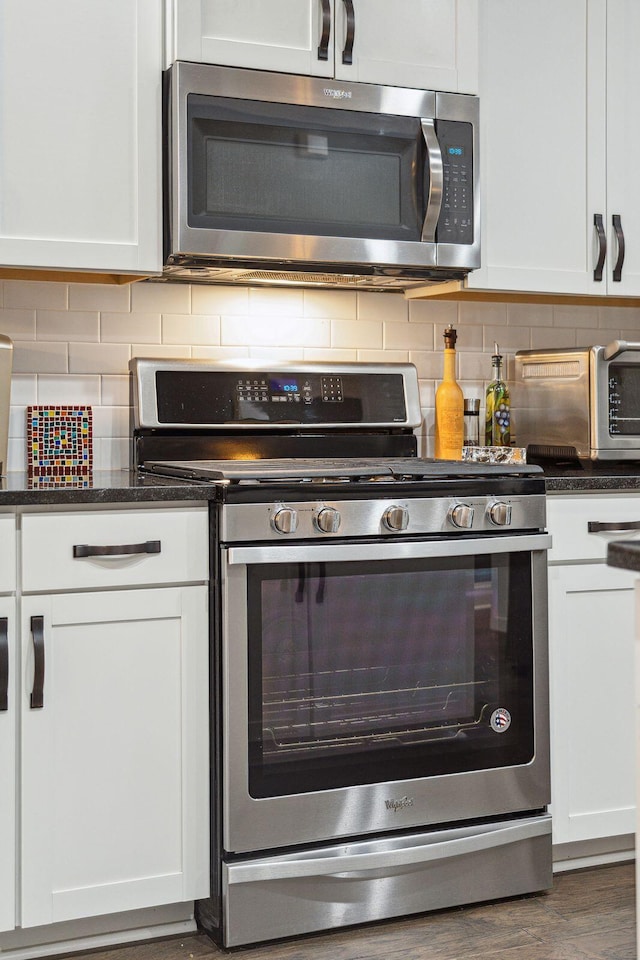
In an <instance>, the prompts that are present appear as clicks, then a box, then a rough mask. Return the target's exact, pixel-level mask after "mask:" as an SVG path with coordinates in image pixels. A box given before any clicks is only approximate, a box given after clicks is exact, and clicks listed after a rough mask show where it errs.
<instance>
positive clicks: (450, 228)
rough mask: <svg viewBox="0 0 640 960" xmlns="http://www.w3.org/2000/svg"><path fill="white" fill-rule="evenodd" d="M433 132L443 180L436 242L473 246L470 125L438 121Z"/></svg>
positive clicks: (456, 121)
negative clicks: (439, 153) (438, 152)
mask: <svg viewBox="0 0 640 960" xmlns="http://www.w3.org/2000/svg"><path fill="white" fill-rule="evenodd" d="M436 130H437V134H438V141H439V143H440V150H441V153H442V181H443V182H442V206H441V209H440V218H439V220H438V228H437V231H436V240H437V242H438V243H473V234H474V223H473V126H472V124H470V123H461V122H460V121H458V120H438V121H436Z"/></svg>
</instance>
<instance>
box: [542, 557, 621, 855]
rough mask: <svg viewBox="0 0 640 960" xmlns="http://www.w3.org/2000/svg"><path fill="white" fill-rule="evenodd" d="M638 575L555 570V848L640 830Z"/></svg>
mask: <svg viewBox="0 0 640 960" xmlns="http://www.w3.org/2000/svg"><path fill="white" fill-rule="evenodd" d="M636 579H637V574H634V573H627V572H626V571H622V570H616V569H612V568H611V567H608V566H607V565H606V564H604V563H594V564H572V565H562V566H558V567H553V566H552V567H550V568H549V641H550V665H551V666H550V669H551V677H550V680H551V747H552V749H551V798H552V813H553V841H554V843H569V842H572V841H578V840H593V839H598V838H604V837H614V836H620V835H624V834H630V833H634V832H635V690H634V635H635V628H634V584H635V581H636Z"/></svg>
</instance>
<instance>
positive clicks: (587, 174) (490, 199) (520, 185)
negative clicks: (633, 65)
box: [469, 0, 633, 294]
mask: <svg viewBox="0 0 640 960" xmlns="http://www.w3.org/2000/svg"><path fill="white" fill-rule="evenodd" d="M632 2H633V0H632ZM605 37H606V5H605V4H603V3H601V2H600V0H595V2H592V0H563V2H562V3H557V2H556V0H535V2H526V3H513V2H512V0H491V3H483V4H481V9H480V54H479V56H480V102H481V127H480V142H481V155H480V162H481V181H482V184H483V190H482V203H483V234H482V263H483V267H482V269H481V270H479V271H475V272H473V273H472V274H471V276H470V279H469V286H470V287H473V288H489V289H491V288H493V289H504V290H520V291H548V292H558V293H573V294H587V293H591V294H605V293H606V292H607V291H606V271H605V272H604V273H603V281H602V282H601V283H597V282H595V281H594V277H593V273H594V267H595V265H596V257H597V244H596V232H595V228H594V214H596V213H599V214H601V215H602V216H603V217H604V216H605V214H606V152H605V151H606V145H605V81H606V46H605V43H606V41H605ZM629 42H631V41H629ZM628 95H629V96H632V94H631V93H629V94H628Z"/></svg>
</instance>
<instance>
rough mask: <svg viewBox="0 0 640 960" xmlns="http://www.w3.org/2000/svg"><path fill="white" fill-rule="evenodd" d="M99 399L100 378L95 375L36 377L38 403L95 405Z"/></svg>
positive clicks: (45, 375) (47, 375)
mask: <svg viewBox="0 0 640 960" xmlns="http://www.w3.org/2000/svg"><path fill="white" fill-rule="evenodd" d="M100 399H101V398H100V377H98V376H96V375H92V376H81V375H74V374H71V375H69V374H66V375H65V376H55V375H51V374H41V375H40V376H39V377H38V400H37V402H38V403H50V404H52V405H57V404H62V405H64V404H74V403H82V404H90V405H95V404H99V403H100Z"/></svg>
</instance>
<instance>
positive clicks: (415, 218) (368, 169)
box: [187, 94, 468, 241]
mask: <svg viewBox="0 0 640 960" xmlns="http://www.w3.org/2000/svg"><path fill="white" fill-rule="evenodd" d="M187 111H188V150H189V159H188V163H187V169H188V171H189V213H188V224H189V227H194V228H205V229H216V230H244V231H258V232H268V233H285V234H297V235H301V236H303V235H304V236H306V235H314V236H330V237H365V238H370V239H381V240H413V241H419V240H420V239H421V231H422V224H423V219H424V213H425V202H426V201H425V187H426V192H428V184H426V185H425V183H424V178H425V176H428V173H427V174H426V173H425V170H428V166H427V164H426V151H425V144H424V137H423V135H422V130H421V126H420V121H419V120H417V119H415V118H411V117H397V116H382V115H380V114H373V113H359V112H355V111H350V110H331V109H328V108H325V107H307V106H299V105H293V104H271V103H261V102H257V101H251V100H235V99H229V98H224V97H211V96H203V95H200V94H190V95H189V98H188V106H187ZM467 126H468V125H467Z"/></svg>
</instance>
